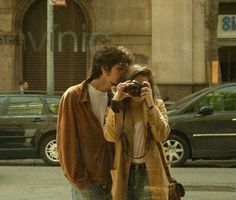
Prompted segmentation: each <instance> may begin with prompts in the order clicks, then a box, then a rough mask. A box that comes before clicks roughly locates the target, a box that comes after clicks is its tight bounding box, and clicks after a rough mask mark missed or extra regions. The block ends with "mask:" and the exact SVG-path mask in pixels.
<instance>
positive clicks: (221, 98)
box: [187, 86, 236, 112]
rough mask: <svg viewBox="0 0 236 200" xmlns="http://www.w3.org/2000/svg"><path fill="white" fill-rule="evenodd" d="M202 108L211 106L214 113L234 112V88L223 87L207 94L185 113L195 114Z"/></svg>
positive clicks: (235, 101) (235, 104) (235, 103)
mask: <svg viewBox="0 0 236 200" xmlns="http://www.w3.org/2000/svg"><path fill="white" fill-rule="evenodd" d="M203 106H211V107H212V108H213V109H214V111H236V87H235V86H231V87H224V88H220V89H218V90H216V91H214V92H211V93H209V94H207V95H206V96H204V97H203V98H202V99H200V100H199V101H198V102H197V103H195V104H194V105H193V106H192V107H191V108H190V109H188V111H187V112H197V111H199V109H200V108H201V107H203Z"/></svg>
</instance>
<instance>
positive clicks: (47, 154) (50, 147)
mask: <svg viewBox="0 0 236 200" xmlns="http://www.w3.org/2000/svg"><path fill="white" fill-rule="evenodd" d="M39 153H40V156H41V158H42V159H43V160H44V161H45V162H46V163H47V164H49V165H59V159H58V152H57V144H56V137H55V135H49V136H47V137H45V138H44V139H43V141H42V143H41V145H40V147H39Z"/></svg>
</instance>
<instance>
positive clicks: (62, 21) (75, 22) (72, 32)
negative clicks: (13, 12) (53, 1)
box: [23, 0, 87, 91]
mask: <svg viewBox="0 0 236 200" xmlns="http://www.w3.org/2000/svg"><path fill="white" fill-rule="evenodd" d="M46 20H47V5H46V1H45V0H38V1H36V3H34V4H33V5H32V6H31V7H30V9H29V10H28V12H27V13H26V15H25V18H24V23H23V32H24V35H25V49H24V54H23V55H24V58H23V59H24V66H23V70H24V71H23V75H24V79H25V80H26V81H28V82H29V84H30V89H32V90H46V89H47V69H46V65H47V62H46V59H47V58H46V38H47V36H46V31H47V24H46V22H47V21H46ZM55 25H56V28H55V31H54V78H55V82H54V84H55V91H64V90H65V89H66V88H68V87H70V86H71V85H75V84H78V83H79V82H81V81H82V80H84V79H85V78H86V71H87V70H86V66H87V53H86V52H82V26H85V17H84V15H83V13H82V11H81V9H80V7H79V6H78V5H77V4H76V3H75V2H74V1H68V3H67V6H65V7H64V6H63V7H54V26H55ZM59 35H61V37H59ZM63 35H64V37H62V36H63ZM76 40H77V42H76ZM59 41H61V46H62V51H61V52H60V51H59V44H60V42H59ZM76 44H77V49H74V48H75V47H76ZM74 50H77V51H76V52H75V51H74Z"/></svg>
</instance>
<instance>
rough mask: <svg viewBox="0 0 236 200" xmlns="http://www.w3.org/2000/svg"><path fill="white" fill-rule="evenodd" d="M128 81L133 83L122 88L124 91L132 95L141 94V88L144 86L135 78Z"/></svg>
mask: <svg viewBox="0 0 236 200" xmlns="http://www.w3.org/2000/svg"><path fill="white" fill-rule="evenodd" d="M130 83H133V84H132V85H129V86H128V87H126V88H125V89H124V92H126V93H128V94H130V95H132V96H141V89H142V87H144V86H143V85H142V84H140V83H139V82H138V81H136V80H132V81H131V82H130Z"/></svg>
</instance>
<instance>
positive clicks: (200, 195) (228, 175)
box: [0, 159, 236, 200]
mask: <svg viewBox="0 0 236 200" xmlns="http://www.w3.org/2000/svg"><path fill="white" fill-rule="evenodd" d="M235 166H236V162H235V161H234V162H226V163H223V164H222V162H213V163H207V162H201V161H200V162H190V163H189V162H188V163H187V165H186V166H185V167H183V168H172V169H171V171H172V176H173V177H174V178H176V179H177V180H178V181H179V182H181V183H182V184H183V185H184V186H185V189H186V196H185V197H184V198H183V200H222V199H226V200H231V199H232V200H233V199H236V169H235ZM67 199H71V197H70V186H69V184H68V183H67V180H66V179H65V178H64V175H63V173H62V170H61V169H60V167H49V166H46V165H45V164H44V163H43V162H42V161H41V160H40V159H38V160H26V161H24V162H23V163H22V161H20V160H19V161H7V162H4V161H0V200H67Z"/></svg>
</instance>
